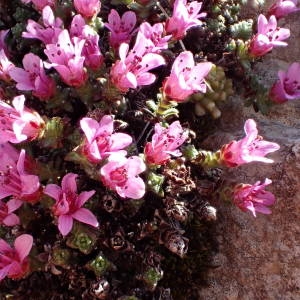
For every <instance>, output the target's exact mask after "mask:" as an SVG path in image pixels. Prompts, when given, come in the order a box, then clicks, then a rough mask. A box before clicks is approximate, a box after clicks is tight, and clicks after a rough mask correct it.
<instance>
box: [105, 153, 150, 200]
mask: <svg viewBox="0 0 300 300" xmlns="http://www.w3.org/2000/svg"><path fill="white" fill-rule="evenodd" d="M145 169H146V165H145V164H144V162H143V160H142V159H141V158H140V157H138V156H131V157H129V158H126V157H125V156H123V155H120V154H116V155H111V156H110V157H109V158H108V163H107V164H105V165H104V166H103V167H102V168H101V170H100V174H101V179H102V182H103V183H104V184H105V185H106V186H107V187H109V188H110V189H112V190H114V191H116V192H117V193H118V194H119V196H120V197H122V198H131V199H140V198H142V197H143V196H144V194H145V183H144V181H143V180H142V178H140V177H139V176H138V175H139V174H140V173H142V172H144V171H145Z"/></svg>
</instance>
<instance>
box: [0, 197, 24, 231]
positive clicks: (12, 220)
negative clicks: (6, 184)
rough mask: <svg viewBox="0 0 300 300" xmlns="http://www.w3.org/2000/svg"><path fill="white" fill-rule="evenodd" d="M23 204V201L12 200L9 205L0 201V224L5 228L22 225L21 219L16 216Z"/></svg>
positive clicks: (8, 202)
mask: <svg viewBox="0 0 300 300" xmlns="http://www.w3.org/2000/svg"><path fill="white" fill-rule="evenodd" d="M22 204H23V202H22V201H21V200H16V199H11V200H9V201H7V203H5V202H3V201H2V200H0V224H3V225H5V226H15V225H18V224H20V219H19V217H18V216H17V215H16V214H14V211H15V210H17V209H18V208H19V207H20V206H21V205H22Z"/></svg>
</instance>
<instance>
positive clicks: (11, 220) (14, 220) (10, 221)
mask: <svg viewBox="0 0 300 300" xmlns="http://www.w3.org/2000/svg"><path fill="white" fill-rule="evenodd" d="M3 224H4V225H6V226H15V225H19V224H20V219H19V217H18V216H17V215H16V214H10V215H8V216H7V217H6V218H5V219H4V220H3Z"/></svg>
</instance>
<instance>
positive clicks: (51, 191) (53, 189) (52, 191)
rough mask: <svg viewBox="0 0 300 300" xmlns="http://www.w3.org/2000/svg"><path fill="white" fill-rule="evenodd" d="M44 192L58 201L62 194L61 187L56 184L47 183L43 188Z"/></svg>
mask: <svg viewBox="0 0 300 300" xmlns="http://www.w3.org/2000/svg"><path fill="white" fill-rule="evenodd" d="M44 194H46V195H48V196H49V197H51V198H53V199H55V200H56V201H58V200H59V199H60V196H61V194H62V189H61V187H60V186H58V185H56V184H47V186H46V187H45V189H44Z"/></svg>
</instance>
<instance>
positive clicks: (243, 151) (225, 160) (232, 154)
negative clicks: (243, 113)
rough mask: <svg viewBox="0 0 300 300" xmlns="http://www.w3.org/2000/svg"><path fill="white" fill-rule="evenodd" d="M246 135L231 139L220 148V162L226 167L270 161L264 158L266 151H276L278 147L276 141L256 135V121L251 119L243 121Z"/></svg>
mask: <svg viewBox="0 0 300 300" xmlns="http://www.w3.org/2000/svg"><path fill="white" fill-rule="evenodd" d="M244 130H245V133H246V136H245V137H244V138H243V139H241V140H239V141H232V142H231V143H229V144H226V145H224V146H223V147H222V148H221V150H220V162H221V163H222V164H224V165H226V166H228V167H235V166H239V165H242V164H245V163H249V162H252V161H260V162H265V163H272V162H273V160H272V159H269V158H266V157H265V156H266V155H267V154H268V153H271V152H274V151H277V150H278V149H279V148H280V147H279V145H278V144H276V143H271V142H267V141H264V140H263V138H262V137H261V136H259V135H258V131H257V128H256V123H255V121H254V120H252V119H248V120H247V121H246V122H245V126H244Z"/></svg>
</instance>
